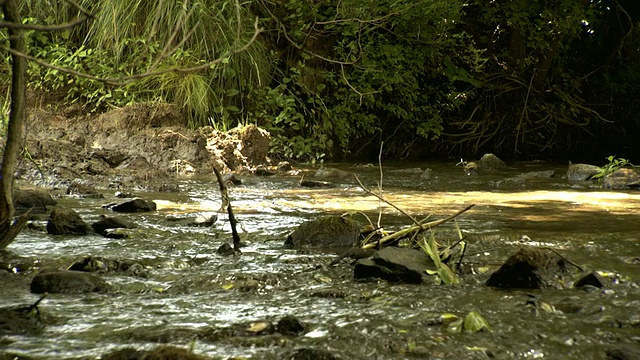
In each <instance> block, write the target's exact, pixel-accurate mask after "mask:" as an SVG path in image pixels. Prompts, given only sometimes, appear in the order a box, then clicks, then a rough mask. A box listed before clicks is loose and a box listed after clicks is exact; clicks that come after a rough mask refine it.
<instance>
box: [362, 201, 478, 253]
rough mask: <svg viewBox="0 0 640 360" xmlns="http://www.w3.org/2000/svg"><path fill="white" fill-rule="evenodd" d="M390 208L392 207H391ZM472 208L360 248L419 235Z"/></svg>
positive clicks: (418, 225)
mask: <svg viewBox="0 0 640 360" xmlns="http://www.w3.org/2000/svg"><path fill="white" fill-rule="evenodd" d="M382 201H384V202H386V203H387V204H389V202H387V201H386V200H382ZM389 205H391V204H389ZM391 206H393V205H391ZM474 206H475V204H471V205H469V206H467V207H466V208H464V209H462V210H459V211H457V212H456V213H455V214H453V215H450V216H447V217H446V218H444V219H440V220H434V221H430V222H427V223H424V224H420V223H418V224H417V225H413V226H410V227H408V228H406V229H403V230H400V231H396V232H394V233H393V234H391V235H387V236H385V237H383V238H382V239H380V240H379V241H377V242H376V243H371V244H365V245H363V246H362V248H363V249H371V248H373V247H375V246H378V245H380V244H384V243H386V242H389V241H392V240H397V239H400V238H402V237H405V236H406V235H408V234H411V233H414V232H415V233H416V234H419V233H421V232H423V231H426V230H430V229H433V228H435V227H436V226H439V225H442V224H444V223H446V222H449V221H451V220H453V219H455V218H456V217H458V216H460V215H461V214H462V213H464V212H466V211H467V210H469V209H471V208H472V207H474ZM394 207H395V206H394ZM403 213H404V212H403Z"/></svg>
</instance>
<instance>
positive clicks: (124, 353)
mask: <svg viewBox="0 0 640 360" xmlns="http://www.w3.org/2000/svg"><path fill="white" fill-rule="evenodd" d="M100 358H101V359H102V360H206V359H211V358H209V357H205V356H202V355H197V354H194V353H192V352H191V351H189V350H186V349H182V348H179V347H175V346H168V345H162V346H158V347H156V348H155V349H151V350H136V349H133V348H125V349H119V350H116V351H114V352H112V353H109V354H105V355H102V356H101V357H100Z"/></svg>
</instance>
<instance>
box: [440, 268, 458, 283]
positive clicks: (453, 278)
mask: <svg viewBox="0 0 640 360" xmlns="http://www.w3.org/2000/svg"><path fill="white" fill-rule="evenodd" d="M438 276H439V277H440V279H442V282H443V283H444V284H445V285H451V284H458V283H459V282H460V279H459V278H458V276H457V275H456V274H455V273H454V272H453V270H451V268H450V267H448V266H447V265H446V264H440V268H439V269H438Z"/></svg>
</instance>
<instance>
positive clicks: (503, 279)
mask: <svg viewBox="0 0 640 360" xmlns="http://www.w3.org/2000/svg"><path fill="white" fill-rule="evenodd" d="M566 265H567V264H566V261H565V260H564V259H563V258H561V257H559V256H558V255H556V254H554V253H553V252H551V251H548V250H542V249H537V248H533V247H522V248H521V249H520V250H518V252H516V253H515V254H513V255H511V256H510V257H509V259H507V261H505V262H504V264H502V266H500V268H499V269H498V270H496V271H495V272H494V273H493V274H491V277H489V280H487V282H486V285H487V286H491V287H498V288H507V289H544V288H550V287H551V288H553V287H558V284H559V283H558V279H560V278H561V277H562V275H563V273H565V272H566V271H567V266H566Z"/></svg>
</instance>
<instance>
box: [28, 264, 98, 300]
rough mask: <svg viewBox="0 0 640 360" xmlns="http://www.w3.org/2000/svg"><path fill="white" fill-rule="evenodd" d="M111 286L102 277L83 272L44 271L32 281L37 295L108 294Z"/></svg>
mask: <svg viewBox="0 0 640 360" xmlns="http://www.w3.org/2000/svg"><path fill="white" fill-rule="evenodd" d="M108 290H109V285H108V284H107V283H106V282H105V281H104V280H102V279H101V278H100V277H98V276H96V275H93V274H90V273H86V272H81V271H71V270H43V271H41V272H40V273H39V274H38V275H36V276H35V277H34V278H33V280H32V281H31V292H32V293H35V294H44V293H52V294H80V293H89V292H106V291H108Z"/></svg>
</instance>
